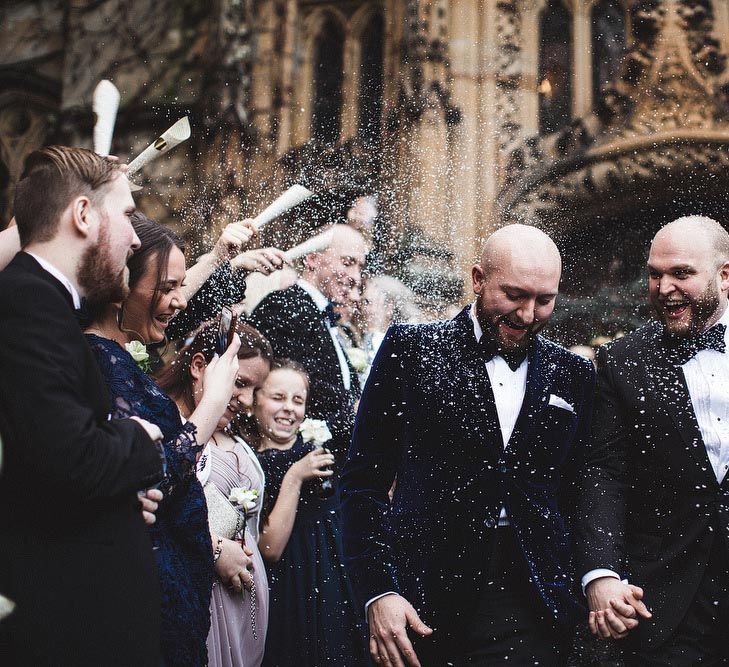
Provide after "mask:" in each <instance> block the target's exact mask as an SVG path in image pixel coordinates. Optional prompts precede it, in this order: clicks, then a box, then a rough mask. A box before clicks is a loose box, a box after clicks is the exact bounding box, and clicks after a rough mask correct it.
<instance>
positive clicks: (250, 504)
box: [228, 486, 258, 512]
mask: <svg viewBox="0 0 729 667" xmlns="http://www.w3.org/2000/svg"><path fill="white" fill-rule="evenodd" d="M228 500H230V502H231V503H233V505H238V507H242V508H243V509H244V510H245V511H246V512H250V511H251V510H253V509H255V508H256V503H257V502H258V489H242V488H240V487H239V486H236V487H234V488H232V489H231V490H230V495H229V496H228Z"/></svg>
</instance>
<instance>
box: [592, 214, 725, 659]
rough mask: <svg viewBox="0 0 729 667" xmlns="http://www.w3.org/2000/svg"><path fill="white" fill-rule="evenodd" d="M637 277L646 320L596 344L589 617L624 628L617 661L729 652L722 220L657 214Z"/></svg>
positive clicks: (596, 626) (612, 630)
mask: <svg viewBox="0 0 729 667" xmlns="http://www.w3.org/2000/svg"><path fill="white" fill-rule="evenodd" d="M648 286H649V294H650V300H651V303H652V305H653V307H654V309H655V311H656V314H657V315H658V321H656V322H652V323H650V324H648V325H646V326H644V327H643V328H641V329H639V330H638V331H636V332H634V333H632V334H629V335H628V336H625V337H624V338H621V339H620V340H617V341H615V342H613V343H611V344H609V345H608V346H606V347H605V348H603V349H602V350H601V351H600V354H599V355H598V361H599V370H598V391H597V397H596V404H595V419H594V439H595V445H596V447H597V448H598V450H599V452H600V457H599V461H600V464H599V465H597V466H595V467H593V468H592V469H591V471H590V473H589V475H587V476H586V479H585V484H584V493H583V494H582V503H583V504H582V509H581V512H580V514H581V516H582V517H583V518H584V521H583V522H582V527H581V530H580V533H581V539H580V542H581V548H580V552H581V553H582V557H581V559H580V560H581V570H582V572H583V573H584V572H587V571H588V570H590V571H592V574H591V575H590V576H587V577H585V578H584V579H583V585H584V586H585V589H586V594H587V598H588V601H589V607H590V610H591V611H590V617H589V622H590V626H591V628H592V631H593V632H594V633H595V634H597V635H599V636H602V637H604V638H608V637H614V638H622V637H625V636H626V635H627V636H628V639H627V640H626V645H625V649H626V661H627V663H628V664H629V665H631V666H635V667H638V666H640V667H653V666H658V665H661V666H665V667H669V666H670V667H684V666H685V667H688V666H689V665H720V664H729V648H727V647H729V643H727V641H726V632H727V629H728V628H729V549H728V548H729V476H728V475H727V474H726V473H727V469H728V468H729V355H727V354H726V345H727V332H726V327H727V324H729V311H727V304H728V300H727V293H728V292H729V234H727V232H726V231H725V230H724V229H723V228H722V227H721V225H719V223H717V222H715V221H714V220H711V219H710V218H705V217H699V216H691V217H685V218H679V219H678V220H675V221H674V222H672V223H669V224H668V225H666V226H665V227H663V228H662V229H661V230H660V231H659V232H658V233H657V234H656V236H655V238H654V239H653V242H652V244H651V248H650V254H649V257H648ZM623 576H624V577H626V580H627V582H630V583H627V582H626V581H625V580H624V581H621V577H623ZM646 605H647V607H648V608H649V609H650V610H651V612H648V610H647V609H646ZM636 626H637V627H636Z"/></svg>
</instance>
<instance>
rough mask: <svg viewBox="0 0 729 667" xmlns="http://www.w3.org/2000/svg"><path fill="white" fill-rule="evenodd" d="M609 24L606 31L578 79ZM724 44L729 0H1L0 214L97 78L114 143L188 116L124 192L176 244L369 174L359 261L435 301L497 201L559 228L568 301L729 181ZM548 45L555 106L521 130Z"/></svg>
mask: <svg viewBox="0 0 729 667" xmlns="http://www.w3.org/2000/svg"><path fill="white" fill-rule="evenodd" d="M550 17H551V18H550ZM550 21H551V23H550ZM555 21H556V23H555ZM560 21H561V23H560ZM611 21H612V22H613V23H614V24H615V25H614V26H612V27H611V24H610V22H611ZM555 25H556V26H557V28H556V32H555ZM606 26H607V28H608V30H607V32H605V34H602V33H601V32H600V31H605V28H606ZM613 28H614V31H613V32H611V30H613ZM550 31H551V32H550ZM555 35H556V37H555ZM615 35H618V36H620V38H621V39H622V42H620V43H619V44H617V43H614V40H613V37H614V36H615ZM555 39H556V41H555ZM560 39H562V41H563V43H562V44H560V43H559V40H560ZM550 40H552V41H551V42H550ZM610 40H613V41H610ZM549 44H552V45H553V46H555V48H554V49H553V50H552V51H549V49H548V48H547V47H548V46H549ZM606 44H607V46H608V47H609V48H610V49H612V51H607V52H606V53H611V52H614V51H615V48H618V53H619V55H620V49H621V48H622V47H623V44H624V45H625V48H624V51H623V54H622V57H621V59H619V62H617V65H616V66H615V67H614V68H613V69H611V68H610V67H607V68H603V69H605V71H609V72H610V80H609V81H597V83H596V79H595V74H596V68H600V67H601V66H602V65H601V63H600V62H597V61H596V60H595V58H596V57H601V54H602V53H603V51H600V49H604V48H606V47H605V45H606ZM616 44H617V47H616ZM545 45H546V46H545ZM565 47H566V48H565ZM728 47H729V2H728V1H727V0H662V1H659V0H533V1H532V0H529V1H527V0H478V1H477V0H218V1H217V2H215V3H208V2H203V1H202V0H183V1H177V0H175V1H173V0H162V1H160V0H154V1H153V0H134V1H133V2H128V1H125V0H101V1H98V0H95V1H93V2H91V1H90V0H65V1H64V0H34V1H19V0H18V1H13V0H11V1H9V2H6V3H4V5H3V8H1V9H0V82H1V84H2V85H0V161H1V166H0V193H1V195H0V216H1V217H2V222H3V223H6V222H7V219H8V217H9V215H10V199H11V193H12V187H13V183H14V182H15V180H16V179H17V177H18V175H19V173H20V169H21V166H22V162H23V159H24V158H25V156H26V155H27V154H28V152H30V151H31V150H33V149H34V148H36V147H37V146H40V145H42V144H43V143H46V142H49V141H69V142H74V143H76V144H79V145H87V146H88V145H89V144H90V137H91V128H92V124H93V118H92V115H91V112H90V100H91V93H92V91H93V88H94V86H95V85H96V83H97V82H98V80H99V79H101V78H110V79H112V80H113V81H114V82H115V83H116V85H117V86H118V87H119V89H120V90H121V92H122V108H121V110H120V114H119V119H118V129H117V132H116V134H115V141H114V146H113V150H114V151H115V152H116V153H117V154H118V155H119V156H120V157H121V158H122V159H125V158H127V157H129V156H131V155H133V154H135V153H136V152H137V151H139V150H140V149H141V148H143V147H144V146H145V145H146V144H147V143H148V142H149V141H150V139H152V138H153V137H154V136H155V135H156V134H157V133H159V132H160V131H161V130H163V129H165V127H167V126H168V125H170V124H171V123H172V122H173V121H174V120H176V119H177V118H178V117H180V116H182V115H184V114H189V115H190V116H191V119H192V122H193V139H192V140H191V141H190V142H189V144H187V145H186V146H184V148H180V149H177V150H176V151H173V152H172V153H170V154H169V155H168V156H167V157H166V158H165V159H163V160H161V161H159V162H158V163H156V164H155V167H154V170H153V171H149V172H148V173H147V174H146V180H145V188H144V190H143V191H142V193H141V195H140V206H141V207H142V208H143V210H145V211H146V212H147V213H148V214H150V215H151V216H153V217H157V218H158V219H160V220H162V221H164V222H167V223H171V224H178V225H179V226H180V227H181V229H183V230H184V231H185V233H186V234H187V236H188V238H189V239H190V241H192V245H193V248H194V249H195V250H197V249H198V248H200V247H203V246H204V245H205V244H206V243H208V242H209V241H210V239H211V238H212V236H213V235H214V233H215V231H216V230H217V229H219V228H220V227H221V226H222V225H223V224H224V223H226V222H228V221H230V220H232V219H236V218H237V217H239V216H242V215H243V214H245V213H252V212H255V211H256V210H257V209H258V208H259V207H260V206H262V205H263V204H264V203H266V201H267V200H270V199H271V198H272V197H273V196H275V194H277V193H278V192H279V191H280V190H281V189H283V188H284V187H285V186H286V185H288V184H290V183H292V182H295V181H304V182H305V183H306V184H309V185H310V186H311V187H313V188H315V189H316V190H317V192H318V194H319V196H318V198H317V201H316V202H314V204H313V205H312V207H310V208H309V209H307V210H304V211H297V212H296V213H295V214H294V215H292V216H289V218H288V219H286V220H283V221H281V222H280V223H279V224H278V225H276V226H272V227H271V229H270V231H269V232H267V233H268V234H269V237H270V238H269V239H268V240H272V241H275V242H277V243H280V244H282V245H285V244H287V243H293V242H296V241H298V240H300V239H301V238H302V237H303V236H304V235H305V234H306V233H307V231H308V230H309V229H310V228H311V227H313V226H314V225H316V224H317V223H319V222H322V221H323V220H325V219H331V218H333V217H334V218H336V217H341V216H343V215H344V214H345V213H346V208H347V206H348V205H349V204H351V202H352V200H353V198H355V197H357V196H358V195H361V194H376V195H377V197H378V203H379V209H380V215H379V218H378V221H377V224H376V228H375V234H374V237H375V247H376V251H377V254H378V256H379V259H380V265H381V266H383V267H384V268H386V269H387V270H389V271H392V272H395V273H398V274H400V275H401V276H403V277H404V278H405V279H406V280H408V281H409V282H410V283H412V284H414V285H415V286H416V288H417V289H418V290H419V291H420V293H421V295H422V296H423V299H424V301H425V302H426V303H427V304H428V305H430V306H431V307H433V308H434V309H435V308H436V307H437V306H439V305H440V306H442V305H443V304H446V303H449V302H458V301H460V300H467V299H468V289H467V286H466V284H465V283H464V282H463V281H462V280H461V276H466V275H467V274H468V270H469V268H470V265H471V263H472V262H473V260H474V259H476V258H477V255H478V249H479V246H480V244H481V242H482V239H483V237H484V236H485V235H487V234H488V233H489V232H490V231H492V230H493V229H495V228H497V227H498V226H499V225H501V224H504V223H508V222H513V221H525V222H529V223H532V224H538V225H541V226H543V227H544V228H545V229H548V230H549V231H550V233H552V234H554V235H555V237H556V238H557V239H558V241H559V243H560V245H561V247H562V248H563V250H564V253H565V257H566V268H567V273H566V278H565V281H564V288H565V291H566V293H567V294H568V297H570V298H571V299H572V302H573V303H577V302H578V301H579V300H580V299H584V298H586V297H588V296H590V295H594V294H596V293H597V294H599V293H601V292H600V290H603V291H604V290H606V289H607V290H609V289H611V288H615V289H617V288H620V289H627V290H628V292H630V290H631V289H632V287H630V288H628V287H625V286H626V285H627V286H630V285H632V284H633V281H635V280H636V279H637V278H638V275H639V269H640V265H641V263H642V255H641V251H642V249H643V247H644V246H645V243H646V241H647V239H648V238H649V237H650V235H651V233H652V232H653V231H654V230H655V228H656V227H657V226H658V225H659V224H661V223H662V222H665V221H666V220H668V219H670V218H671V217H674V216H675V215H678V214H681V213H686V212H689V211H696V212H704V213H707V214H713V215H715V216H718V217H720V218H721V217H722V216H723V214H724V210H726V205H727V203H729V202H728V201H727V199H728V198H729V195H727V194H726V193H727V192H729V187H727V178H726V176H725V174H726V173H727V169H726V168H727V166H728V165H727V162H729V157H727V156H728V153H727V142H728V141H729V120H728V119H727V111H729V106H728V102H729V97H728V92H727V91H728V90H729V71H728V70H727V66H726V53H727V48H728ZM560 54H561V55H560ZM560 57H561V58H562V59H563V63H564V71H563V72H562V75H563V79H564V80H566V81H567V83H568V84H569V85H568V86H567V87H566V88H564V91H567V92H566V93H565V94H568V97H569V99H567V100H566V102H565V104H566V106H565V107H564V108H565V109H566V110H567V117H566V118H564V119H563V121H562V127H561V129H559V130H558V131H556V132H553V133H551V134H542V135H540V134H539V132H540V127H542V126H543V125H544V123H542V122H541V120H542V114H544V113H547V111H548V110H549V108H550V107H549V105H550V104H551V103H552V102H551V99H552V98H550V96H551V95H555V97H554V99H557V97H556V96H557V95H558V94H560V91H559V77H558V76H557V75H558V74H559V72H557V74H555V73H554V68H553V64H554V63H552V64H549V63H547V60H548V58H552V59H553V60H554V59H556V60H555V62H557V65H559V64H560V62H562V61H559V58H560ZM550 62H551V61H550ZM547 65H549V66H547ZM550 67H551V68H552V69H550ZM332 68H334V69H332ZM335 70H336V71H335ZM368 77H369V78H368ZM565 77H566V79H565ZM564 91H563V92H564ZM556 108H557V107H556V106H553V107H552V109H556ZM545 109H546V110H547V111H545ZM367 123H369V129H368V127H367ZM373 123H374V124H373ZM373 128H374V129H373ZM320 132H323V133H324V134H323V135H320V134H318V133H320ZM621 286H622V287H621ZM464 287H465V289H463V288H464ZM626 298H628V297H626ZM628 300H629V299H628ZM568 301H569V299H568ZM621 318H622V320H621ZM621 322H622V323H623V324H625V323H626V320H625V316H624V315H616V317H615V318H614V322H613V323H612V324H610V326H613V325H614V326H615V327H617V326H618V325H620V323H621Z"/></svg>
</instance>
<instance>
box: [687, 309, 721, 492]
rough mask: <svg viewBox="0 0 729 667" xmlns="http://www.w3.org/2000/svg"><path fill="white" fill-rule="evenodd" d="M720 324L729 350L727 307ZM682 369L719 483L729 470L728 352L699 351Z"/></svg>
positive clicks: (702, 436)
mask: <svg viewBox="0 0 729 667" xmlns="http://www.w3.org/2000/svg"><path fill="white" fill-rule="evenodd" d="M719 323H720V324H723V325H725V326H726V327H727V330H726V331H725V332H724V341H725V342H726V343H727V350H729V308H728V309H727V310H725V311H724V314H723V315H722V316H721V319H720V320H719ZM681 368H682V369H683V374H684V376H685V377H686V385H687V386H688V391H689V396H690V397H691V405H692V406H693V408H694V413H695V414H696V421H697V422H698V423H699V430H700V431H701V439H702V440H703V441H704V446H705V447H706V453H707V455H708V457H709V461H710V462H711V467H712V468H713V469H714V475H716V481H717V482H719V484H721V483H722V481H724V477H725V475H726V473H727V470H729V352H718V351H717V350H701V352H697V353H696V355H695V356H694V357H692V358H691V359H689V360H688V361H687V362H686V363H685V364H684V365H683V366H682V367H681Z"/></svg>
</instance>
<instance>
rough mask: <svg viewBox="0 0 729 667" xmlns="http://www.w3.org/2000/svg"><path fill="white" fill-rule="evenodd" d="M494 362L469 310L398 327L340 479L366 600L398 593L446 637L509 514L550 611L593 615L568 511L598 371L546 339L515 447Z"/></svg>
mask: <svg viewBox="0 0 729 667" xmlns="http://www.w3.org/2000/svg"><path fill="white" fill-rule="evenodd" d="M487 361H488V358H487V357H485V356H484V353H483V351H482V349H481V347H480V346H479V345H478V343H477V342H476V338H475V335H474V332H473V324H472V321H471V319H470V317H469V312H468V308H466V309H464V310H463V311H462V312H461V313H460V314H459V315H458V316H457V317H456V318H455V319H453V320H450V321H444V322H436V323H432V324H422V325H398V326H394V327H391V329H390V330H389V331H388V333H387V336H386V337H385V340H384V342H383V344H382V346H381V348H380V350H379V352H378V354H377V357H376V359H375V362H374V365H373V368H372V371H371V373H370V376H369V379H368V381H367V385H366V387H365V390H364V393H363V396H362V400H361V404H360V407H359V412H358V415H357V420H356V424H355V429H354V435H353V439H352V446H351V449H350V452H349V458H348V461H347V463H346V465H345V468H344V471H343V476H342V480H341V485H340V495H341V501H342V508H341V510H342V515H343V517H342V518H343V533H344V548H345V564H346V567H347V570H348V572H349V575H350V577H351V580H352V583H353V586H354V589H355V593H356V595H357V598H358V603H359V604H362V605H364V603H365V602H366V601H367V600H369V599H371V598H373V597H375V596H377V595H379V594H381V593H385V592H387V591H394V592H398V593H400V594H401V595H403V596H404V597H405V598H406V599H407V600H408V601H409V602H411V603H412V604H413V605H414V606H415V608H416V609H417V610H418V612H419V613H420V614H421V618H422V619H423V621H424V622H425V623H426V624H429V625H431V627H433V626H435V627H438V628H439V633H438V634H439V636H440V637H441V638H444V639H445V638H446V637H452V638H457V637H458V630H459V628H460V627H462V626H463V625H464V621H465V620H467V619H468V615H469V612H470V611H471V609H472V607H473V605H474V604H475V602H476V600H477V596H478V585H479V583H480V581H479V573H480V572H482V571H483V569H484V568H485V567H486V566H487V565H488V559H489V546H490V545H491V544H492V543H493V540H492V539H491V538H492V537H493V535H494V531H495V527H496V525H497V523H498V517H499V513H500V511H501V508H502V507H506V510H507V512H508V515H509V520H510V523H511V526H512V528H513V530H514V532H515V534H516V537H517V540H518V543H519V545H520V546H521V548H522V550H523V552H524V554H525V556H526V560H527V562H528V564H529V568H530V570H531V573H532V576H533V580H534V582H535V584H536V587H537V589H538V591H539V593H540V595H541V597H542V598H543V599H544V601H545V603H546V606H547V608H548V609H549V610H550V611H551V613H552V614H553V615H554V617H555V618H556V619H557V620H558V621H559V622H561V623H570V622H573V621H575V620H576V619H577V618H578V616H577V614H578V613H581V608H580V607H579V604H578V602H577V596H576V594H575V593H576V590H577V586H576V585H575V581H574V574H573V571H572V566H571V556H572V554H571V550H572V546H571V537H570V524H571V521H572V517H571V516H570V509H571V508H572V507H574V502H573V498H572V493H573V491H574V489H575V486H576V485H575V480H576V478H577V476H578V475H579V474H580V471H581V470H582V469H583V468H584V466H585V465H587V464H588V462H589V446H590V440H589V433H590V428H589V427H590V423H589V422H590V417H591V411H592V396H593V389H594V376H595V374H594V371H593V368H592V364H590V363H589V362H588V361H587V360H585V359H582V358H580V357H577V356H576V355H574V354H572V353H570V352H568V351H566V350H565V349H564V348H561V347H559V346H558V345H555V344H554V343H551V342H549V341H547V340H545V339H544V338H542V337H537V339H536V341H535V344H534V347H533V349H532V352H531V353H530V358H529V368H528V375H527V385H526V394H525V398H524V402H523V404H522V408H521V412H520V414H519V417H518V419H517V422H516V425H515V428H514V431H513V434H512V436H511V439H510V440H509V443H508V446H507V447H506V448H504V447H503V442H502V436H501V431H500V427H499V423H498V416H497V412H496V406H495V403H494V397H493V392H492V390H491V386H490V383H489V378H488V374H487V372H486V363H487ZM553 396H554V397H559V398H561V399H562V401H564V402H565V403H567V404H569V406H572V408H573V409H572V410H570V409H567V408H565V407H560V406H559V405H555V404H554V403H560V402H559V401H556V400H555V399H554V398H552V397H553ZM393 482H395V490H394V495H393V498H392V501H390V500H389V497H388V491H389V490H390V488H391V486H392V484H393Z"/></svg>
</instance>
